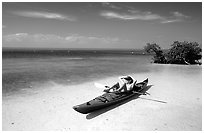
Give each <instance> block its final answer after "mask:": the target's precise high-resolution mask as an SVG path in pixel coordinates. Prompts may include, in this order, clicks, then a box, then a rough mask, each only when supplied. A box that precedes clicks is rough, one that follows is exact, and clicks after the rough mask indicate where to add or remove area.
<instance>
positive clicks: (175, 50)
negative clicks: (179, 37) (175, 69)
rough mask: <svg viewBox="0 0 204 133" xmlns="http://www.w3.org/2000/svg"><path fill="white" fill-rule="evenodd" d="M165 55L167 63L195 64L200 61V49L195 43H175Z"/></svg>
mask: <svg viewBox="0 0 204 133" xmlns="http://www.w3.org/2000/svg"><path fill="white" fill-rule="evenodd" d="M171 46H172V47H171V49H170V50H169V51H168V53H167V55H166V56H167V63H170V64H196V63H197V61H198V60H199V59H201V57H202V56H201V54H200V53H201V51H202V50H201V47H200V46H199V44H198V43H197V42H187V41H184V42H179V41H175V42H174V43H173V44H172V45H171Z"/></svg>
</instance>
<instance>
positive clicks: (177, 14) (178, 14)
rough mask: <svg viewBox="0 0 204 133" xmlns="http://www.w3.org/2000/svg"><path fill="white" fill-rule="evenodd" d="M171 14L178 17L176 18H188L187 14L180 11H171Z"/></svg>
mask: <svg viewBox="0 0 204 133" xmlns="http://www.w3.org/2000/svg"><path fill="white" fill-rule="evenodd" d="M172 14H173V16H175V17H178V18H189V16H187V15H184V14H182V13H180V12H177V11H176V12H172Z"/></svg>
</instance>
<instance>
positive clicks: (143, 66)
mask: <svg viewBox="0 0 204 133" xmlns="http://www.w3.org/2000/svg"><path fill="white" fill-rule="evenodd" d="M2 57H3V58H2V88H3V91H2V92H3V94H6V93H12V92H16V91H20V90H21V89H23V88H24V89H25V88H31V86H34V85H35V84H36V83H37V84H43V83H46V82H49V81H54V82H56V83H60V84H66V85H73V84H78V83H83V82H87V81H93V80H98V79H101V78H105V77H109V76H118V75H125V74H128V73H133V72H134V73H141V72H147V71H149V64H150V62H151V56H149V55H143V52H142V51H130V50H46V49H43V50H42V49H41V50H38V49H34V50H30V49H18V50H16V49H6V50H3V52H2Z"/></svg>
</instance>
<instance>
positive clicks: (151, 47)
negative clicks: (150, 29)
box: [144, 43, 166, 63]
mask: <svg viewBox="0 0 204 133" xmlns="http://www.w3.org/2000/svg"><path fill="white" fill-rule="evenodd" d="M144 49H145V51H146V52H147V53H154V54H155V55H154V57H153V61H154V63H166V59H165V56H164V53H163V51H162V50H161V47H160V46H159V45H157V44H156V43H147V45H146V46H145V47H144Z"/></svg>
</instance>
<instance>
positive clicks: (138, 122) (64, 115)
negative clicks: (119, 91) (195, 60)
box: [2, 65, 202, 131]
mask: <svg viewBox="0 0 204 133" xmlns="http://www.w3.org/2000/svg"><path fill="white" fill-rule="evenodd" d="M158 66H159V67H158ZM152 67H158V71H154V72H146V73H140V74H131V75H132V76H133V77H134V78H135V79H137V80H138V81H142V80H144V79H145V78H146V77H148V78H149V85H153V86H151V88H150V89H149V90H148V93H150V94H151V95H150V96H148V95H144V96H140V98H138V99H131V100H129V101H128V102H126V103H124V104H122V105H120V106H112V107H109V108H106V109H102V110H99V111H96V112H93V113H90V114H88V115H86V114H80V113H78V112H76V111H74V110H73V109H72V106H74V105H77V104H81V103H83V102H86V101H88V100H91V99H93V98H95V97H96V96H99V95H101V94H102V89H99V88H96V87H95V86H94V82H98V83H102V84H107V85H111V84H113V83H114V82H116V81H117V80H118V79H117V77H110V78H106V79H103V80H98V81H91V82H89V83H83V84H79V85H73V86H64V85H59V84H56V83H52V82H50V83H49V85H44V86H41V87H39V88H38V89H36V90H35V88H33V89H32V91H31V90H30V91H31V92H29V90H28V91H27V93H26V94H18V95H11V96H6V97H3V101H2V103H3V104H2V128H3V130H27V131H30V130H34V131H36V130H60V131H63V130H66V131H68V130H71V131H75V130H77V131H87V130H88V131H89V130H90V131H96V130H115V131H117V130H120V131H122V130H125V131H129V130H130V131H138V130H145V131H154V130H162V131H172V130H174V131H181V130H182V131H188V130H202V81H201V80H202V78H201V77H202V73H201V69H200V70H199V71H196V72H194V70H192V71H191V69H190V71H189V70H188V71H186V70H185V69H186V67H189V68H190V67H195V68H196V67H201V66H177V65H153V66H152ZM28 94H30V95H28Z"/></svg>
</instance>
